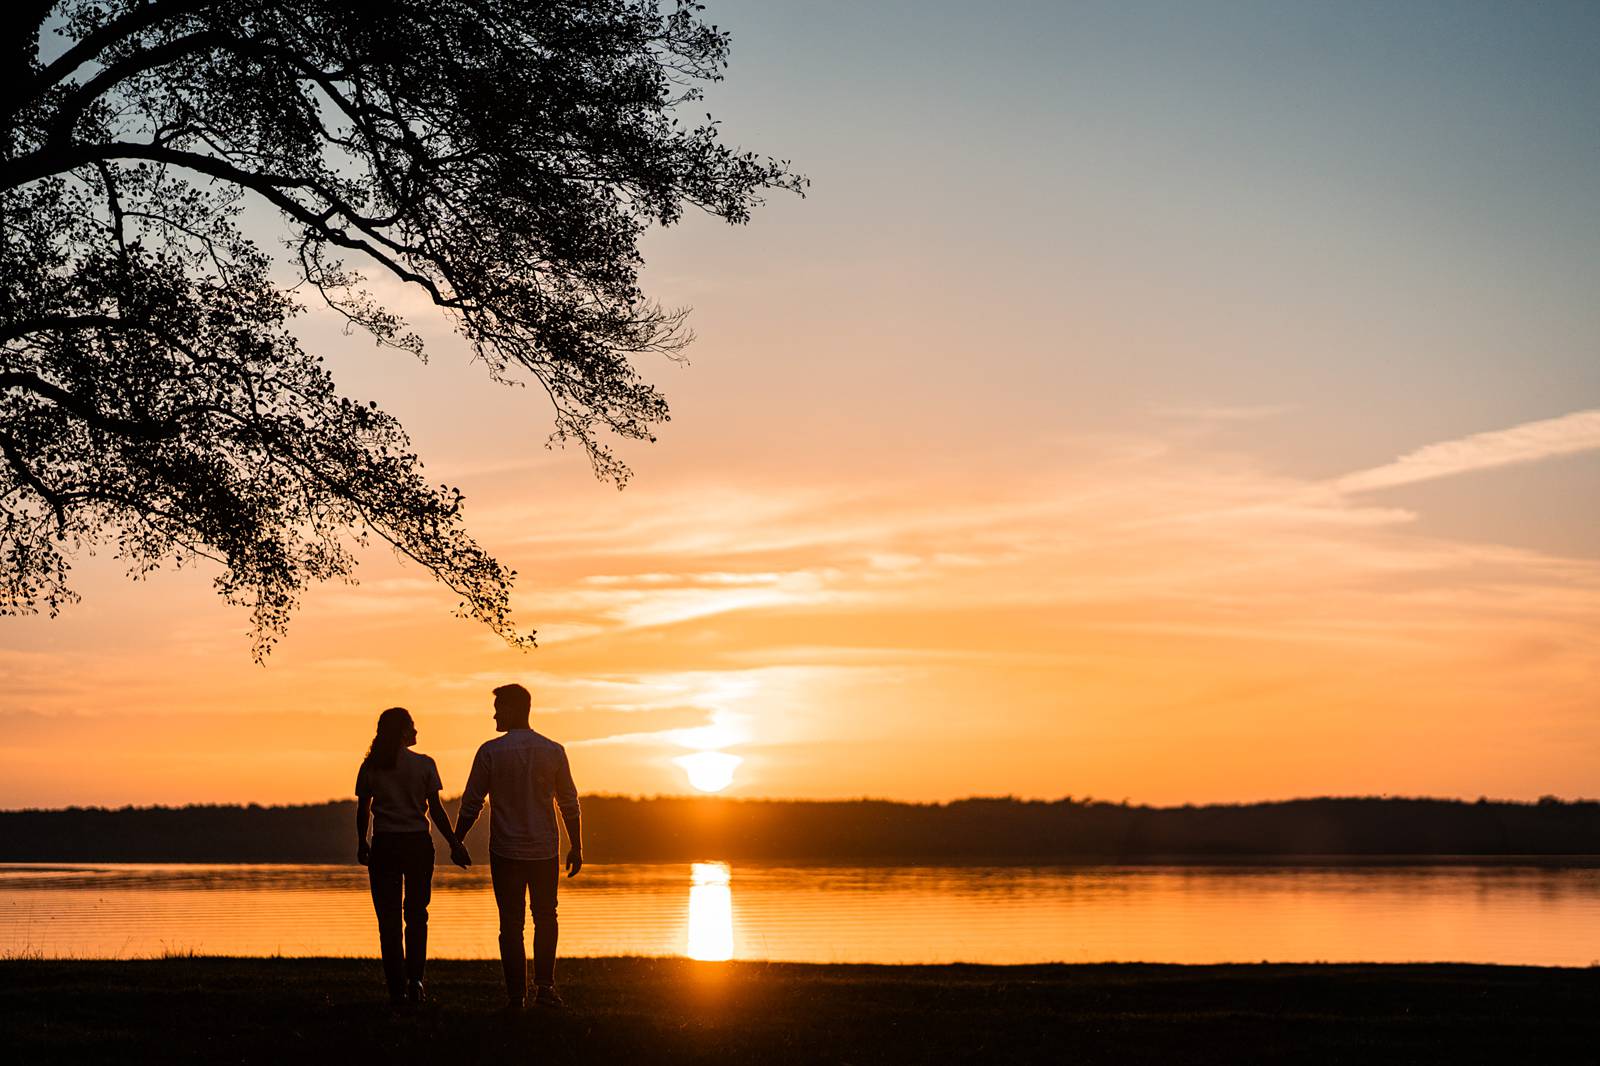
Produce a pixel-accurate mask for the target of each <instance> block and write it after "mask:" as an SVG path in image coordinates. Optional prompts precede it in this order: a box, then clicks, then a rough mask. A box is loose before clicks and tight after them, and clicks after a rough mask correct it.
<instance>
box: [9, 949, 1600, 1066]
mask: <svg viewBox="0 0 1600 1066" xmlns="http://www.w3.org/2000/svg"><path fill="white" fill-rule="evenodd" d="M558 980H559V982H560V985H561V988H562V992H563V994H564V995H565V996H566V998H567V1003H568V1006H567V1008H566V1009H565V1010H561V1011H555V1012H551V1011H542V1010H539V1011H536V1010H531V1009H530V1010H528V1011H525V1012H523V1013H522V1014H519V1015H514V1016H506V1015H503V1014H501V1013H499V1012H498V1010H497V1008H499V1007H500V1005H501V1002H502V1001H503V991H502V989H501V984H500V981H501V978H500V972H499V966H498V964H497V963H496V962H495V961H491V960H472V961H455V960H438V961H430V963H429V968H428V985H429V991H430V995H431V997H432V1001H431V1002H430V1003H428V1004H425V1005H423V1006H422V1007H421V1008H417V1009H414V1010H410V1011H405V1012H400V1013H396V1012H394V1011H392V1010H391V1009H390V1008H389V1007H388V1006H387V1004H386V1003H385V1001H384V996H383V993H382V988H381V983H382V982H381V977H380V969H379V965H378V963H377V961H376V960H372V959H327V958H321V959H319V958H305V959H281V958H266V959H241V958H227V957H171V958H163V959H142V960H129V961H110V960H107V961H85V960H50V959H41V960H34V959H7V960H0V1045H3V1046H6V1047H7V1048H9V1049H14V1050H13V1055H12V1056H10V1057H12V1058H13V1061H18V1062H30V1063H31V1062H76V1061H86V1062H87V1061H117V1062H133V1063H139V1062H152V1063H153V1062H191V1061H192V1062H202V1061H205V1062H216V1061H229V1062H244V1063H255V1062H263V1063H265V1062H286V1061H297V1060H304V1061H310V1062H317V1061H335V1060H338V1061H344V1062H367V1061H371V1062H379V1061H383V1062H389V1061H393V1062H417V1063H430V1064H439V1063H442V1062H449V1063H456V1062H494V1061H507V1060H508V1056H509V1057H510V1058H513V1059H514V1058H518V1057H521V1058H536V1059H537V1060H538V1061H540V1062H542V1063H543V1062H550V1063H568V1062H571V1063H580V1062H581V1063H587V1064H594V1063H613V1062H614V1063H628V1062H673V1063H677V1062H717V1063H734V1062H744V1061H751V1060H761V1061H762V1062H763V1063H786V1062H795V1063H800V1062H808V1063H810V1062H872V1063H897V1062H927V1061H940V1062H973V1063H978V1062H984V1063H994V1062H1045V1061H1050V1062H1063V1061H1070V1062H1072V1063H1075V1064H1094V1063H1119V1064H1124V1063H1145V1062H1149V1063H1157V1062H1160V1063H1173V1062H1177V1063H1219V1064H1220V1063H1235V1062H1242V1061H1249V1062H1295V1063H1320V1062H1328V1063H1333V1062H1350V1061H1361V1062H1362V1063H1363V1064H1372V1063H1388V1062H1395V1063H1399V1062H1439V1063H1445V1062H1449V1063H1461V1062H1475V1061H1537V1062H1593V1061H1594V1048H1595V1047H1596V1046H1597V1045H1600V1012H1596V1011H1595V1010H1594V1004H1595V1002H1596V1001H1597V999H1600V968H1596V967H1533V966H1479V965H1465V964H1454V963H1422V964H1328V963H1322V964H1298V963H1254V964H1230V965H1221V966H1186V965H1178V964H1154V963H1091V964H1077V963H1073V964H1062V963H1052V964H1031V965H1015V966H991V965H971V964H947V965H936V966H930V965H892V964H887V965H873V964H816V963H769V962H717V963H698V962H693V961H691V960H687V959H682V958H666V957H662V958H656V957H590V958H571V959H562V960H561V963H560V969H559V971H558Z"/></svg>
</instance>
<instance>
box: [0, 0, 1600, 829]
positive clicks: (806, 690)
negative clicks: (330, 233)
mask: <svg viewBox="0 0 1600 1066" xmlns="http://www.w3.org/2000/svg"><path fill="white" fill-rule="evenodd" d="M708 7H709V10H708V12H707V17H708V18H709V19H710V20H711V21H714V22H716V23H718V24H719V25H720V26H723V27H725V28H727V29H729V30H730V31H731V32H732V34H733V53H732V66H731V68H730V70H729V72H728V78H727V80H726V81H725V82H724V83H723V84H721V85H719V86H717V87H715V89H714V91H713V92H712V94H711V96H710V99H709V102H708V109H709V110H712V111H714V112H715V113H716V114H717V115H718V117H719V118H721V119H722V120H723V123H724V125H723V129H724V131H725V136H726V138H727V139H728V140H731V141H735V142H738V143H740V144H743V145H745V146H747V147H751V148H755V149H757V150H760V151H763V152H769V153H771V154H773V155H777V156H782V157H786V158H790V159H792V160H794V163H795V165H796V167H797V168H799V169H800V170H803V171H804V172H805V173H806V174H807V175H809V176H810V178H811V179H812V186H811V188H810V190H809V194H808V196H807V197H806V198H805V199H803V200H801V199H798V198H795V197H790V196H787V195H779V196H775V197H773V198H772V199H771V201H770V202H769V203H768V204H767V205H766V207H764V208H763V209H762V210H761V211H760V212H759V213H758V215H757V217H756V218H755V220H754V221H753V222H752V223H751V224H750V225H749V226H746V227H729V226H726V225H724V224H722V223H719V222H716V221H714V220H708V219H704V218H690V219H687V220H686V221H685V222H684V224H682V225H681V226H678V227H674V228H673V229H670V230H667V231H663V232H654V233H652V234H650V235H649V236H648V238H647V240H646V243H645V246H644V250H645V254H646V258H647V262H648V264H649V267H648V271H647V276H646V280H647V288H648V290H649V291H650V292H651V294H652V295H653V296H655V297H656V298H658V299H659V300H660V301H661V302H662V303H664V304H667V305H669V306H677V305H689V306H692V307H693V308H694V313H693V316H692V325H693V327H694V329H695V331H696V332H697V334H698V338H699V339H698V341H697V343H696V344H695V345H694V347H693V348H692V349H690V351H689V353H688V354H689V361H690V365H689V366H687V367H678V366H674V365H672V364H668V363H665V362H663V363H660V364H645V367H644V368H645V370H646V372H647V374H648V375H649V376H650V377H651V378H652V380H654V381H656V382H657V383H658V384H660V385H661V386H662V387H663V388H664V390H665V391H666V393H667V395H668V397H669V399H670V401H671V402H672V409H673V420H672V422H671V423H670V424H668V425H667V426H665V427H664V428H663V431H662V433H661V435H660V437H661V439H660V440H659V442H658V443H656V444H654V445H650V446H647V447H646V446H639V447H628V448H625V449H623V451H624V454H625V456H626V458H627V459H628V460H629V461H630V462H631V464H632V465H633V467H634V469H635V471H636V476H635V479H634V481H633V483H632V484H630V486H629V487H628V488H627V489H626V490H625V491H623V492H618V491H617V490H616V489H615V488H612V487H609V486H607V485H604V484H601V483H599V482H597V481H595V480H594V479H593V477H592V476H591V475H590V473H589V471H588V468H587V464H586V462H585V460H584V458H583V457H582V455H581V454H579V453H576V452H560V451H557V452H550V451H547V450H546V449H545V448H544V447H543V442H544V439H545V437H546V435H547V434H548V432H549V429H550V422H549V416H548V411H547V410H546V409H545V408H544V407H543V406H542V405H541V402H540V400H539V398H538V396H536V395H535V394H534V392H533V391H530V390H527V389H520V390H519V389H507V388H504V387H501V386H497V385H494V384H492V383H490V382H488V381H487V379H486V378H485V376H484V375H483V373H482V371H481V368H476V367H473V366H472V365H470V364H469V362H468V360H467V358H466V356H465V353H464V352H463V351H462V350H461V348H460V346H459V345H458V344H457V343H456V342H455V341H454V339H453V336H452V334H451V331H450V328H449V324H448V323H447V322H445V321H443V320H441V319H439V318H437V317H434V316H433V315H432V314H431V313H430V312H429V310H428V309H427V308H426V307H425V306H424V305H423V303H422V302H421V301H420V300H418V299H417V298H416V297H415V296H414V295H413V294H410V293H408V292H405V291H403V290H400V289H398V288H394V287H382V286H380V287H379V293H380V295H382V296H384V297H385V298H386V299H387V300H389V302H390V304H391V306H392V307H394V308H396V309H398V310H401V311H403V312H406V313H408V314H409V315H410V316H411V324H412V325H413V326H414V327H416V328H417V329H418V330H419V332H421V333H422V334H423V335H424V337H425V338H426V339H427V340H428V341H429V343H430V349H431V351H432V359H431V360H430V362H429V363H428V364H427V365H426V366H423V365H419V364H416V363H414V362H411V361H409V360H408V358H407V357H406V356H403V355H400V354H398V353H395V352H391V351H384V350H380V349H376V348H374V347H372V346H370V345H368V344H366V343H364V342H361V341H360V340H359V339H354V338H349V337H345V336H343V335H342V334H341V332H340V331H339V329H338V328H337V326H336V325H335V324H334V323H332V322H329V321H328V320H327V318H326V317H325V316H319V315H318V314H316V313H309V314H307V315H306V316H304V318H303V319H302V324H303V330H302V332H303V335H304V338H305V340H306V342H307V343H308V344H309V345H311V346H314V347H315V348H316V349H317V350H318V351H322V352H326V353H328V358H329V362H330V365H331V366H332V367H333V369H334V372H335V376H336V378H337V380H338V381H339V383H340V385H341V387H342V388H343V389H344V390H345V391H346V393H347V394H350V395H354V396H358V397H361V398H372V399H376V400H378V401H379V403H380V404H381V405H382V406H384V407H385V408H386V409H388V410H390V411H391V412H393V413H395V414H396V415H398V416H399V417H400V418H401V420H402V421H403V422H404V423H405V425H406V426H407V428H408V429H409V430H410V431H411V433H412V436H413V438H414V442H415V443H416V444H417V446H418V450H419V451H420V452H421V454H422V455H423V456H424V458H425V459H426V460H427V461H428V464H429V465H428V470H429V472H430V474H431V475H434V476H435V477H436V480H439V481H447V482H449V483H450V484H454V485H459V486H461V487H462V489H463V490H464V491H465V492H466V494H467V497H468V500H467V508H468V510H467V516H468V523H469V527H470V528H471V530H472V531H473V532H474V534H475V535H476V536H477V537H478V539H479V540H480V542H481V543H483V544H484V545H485V546H486V547H487V548H488V549H490V550H491V551H492V552H494V553H495V555H496V556H497V557H498V558H499V559H501V560H502V561H503V562H505V563H507V564H509V565H511V566H514V567H515V568H516V569H517V570H518V571H519V572H520V584H519V586H518V591H517V593H516V596H515V598H514V603H515V605H516V607H517V610H518V615H519V619H520V621H521V622H522V623H523V624H524V625H526V626H533V627H536V628H537V629H538V630H539V635H540V636H539V639H540V645H541V646H540V648H539V649H538V650H536V651H533V652H531V653H526V654H524V653H520V652H517V651H514V650H512V649H510V648H508V647H506V646H505V645H504V644H502V643H500V642H499V641H498V640H497V639H496V638H495V637H494V636H493V635H492V634H490V633H488V632H487V631H486V630H483V629H481V628H480V627H475V626H474V625H473V624H471V623H469V622H464V621H461V620H458V619H454V618H452V617H451V615H450V609H451V607H452V606H453V605H454V602H455V600H454V598H453V597H452V596H451V595H450V594H449V593H448V591H447V590H445V589H443V588H442V587H440V586H438V585H436V584H435V583H434V582H433V581H432V580H431V578H430V577H429V576H428V575H427V574H426V573H425V572H423V571H422V570H420V569H419V568H417V567H415V566H414V565H401V564H399V563H398V562H397V561H396V560H394V559H393V558H392V557H391V556H389V555H386V554H385V553H384V552H382V551H380V550H377V549H373V550H371V551H368V552H366V553H365V554H364V556H363V562H362V565H361V568H360V570H359V572H358V577H359V580H360V583H359V584H358V585H355V586H347V585H342V584H335V585H331V586H323V587H319V588H317V589H314V590H312V591H311V592H310V593H309V594H308V595H307V596H306V598H305V601H304V604H303V606H302V608H301V610H300V612H299V614H298V616H297V617H296V619H295V620H294V622H293V623H292V625H291V628H290V630H289V633H288V636H287V638H286V639H285V640H284V641H283V642H282V643H280V644H279V646H278V648H277V650H276V651H274V653H273V654H272V656H271V657H270V659H269V661H268V663H267V665H266V666H265V667H262V666H257V665H255V664H253V663H252V662H251V659H250V655H249V639H248V635H247V632H246V631H247V624H248V623H247V619H246V618H245V617H244V615H243V613H242V612H239V611H236V610H234V609H231V608H229V607H227V606H226V605H225V604H223V603H222V602H221V601H220V599H218V598H217V597H216V596H215V594H214V593H213V592H212V590H211V587H210V580H211V577H212V575H211V574H210V573H208V572H206V571H205V570H204V569H203V568H198V567H197V568H194V569H192V570H185V571H183V572H179V573H171V572H164V573H159V574H157V575H155V576H154V577H152V578H150V579H148V580H145V581H141V582H137V583H135V582H130V581H129V580H127V579H126V578H125V577H124V576H123V573H122V569H123V568H122V567H121V566H120V565H119V564H118V563H117V562H116V561H115V560H114V559H112V558H110V557H109V556H108V555H107V554H101V555H99V556H96V557H93V558H87V557H86V558H81V559H80V560H79V564H78V567H77V571H76V572H77V577H76V585H77V588H78V590H79V591H80V592H81V593H82V596H83V600H82V602H81V603H80V604H78V605H76V606H73V607H71V608H69V609H68V610H67V611H66V612H64V613H63V614H62V615H61V616H60V617H58V618H55V619H46V618H44V617H33V618H22V619H16V618H9V619H0V807H23V806H55V805H63V804H91V803H92V804H109V805H120V804H125V803H134V804H148V803H169V804H171V803H185V802H261V803H283V802H312V801H321V800H325V799H330V798H336V797H342V796H348V795H349V794H350V793H351V789H352V784H353V780H354V775H355V769H356V765H357V763H358V762H359V759H360V757H361V755H362V753H363V752H364V750H365V747H366V744H367V742H368V740H370V738H371V733H372V727H373V723H374V721H375V719H376V716H377V713H378V712H379V711H380V710H381V709H383V708H384V707H388V706H391V705H395V704H400V705H404V706H406V707H408V708H410V709H411V710H412V712H413V713H414V715H415V717H416V719H417V724H418V729H419V733H420V741H419V744H418V750H420V751H425V752H427V753H429V754H431V755H433V756H434V757H435V758H436V759H437V760H438V762H439V766H440V770H441V773H442V776H443V779H444V784H445V791H446V793H449V794H453V793H455V792H458V791H459V789H460V787H461V785H462V783H463V781H464V779H465V774H466V771H467V768H468V766H469V763H470V759H471V754H472V751H473V750H474V749H475V747H476V745H477V744H478V743H480V742H481V741H483V740H484V739H487V738H488V737H489V736H491V735H492V732H491V731H492V723H491V720H490V719H491V706H490V701H491V697H490V694H489V693H490V690H491V689H492V688H493V687H495V686H496V685H499V684H503V683H505V682H508V681H520V682H522V683H523V684H525V685H527V686H528V687H529V688H530V689H531V690H532V692H533V697H534V721H533V724H534V727H535V728H537V729H540V730H541V731H543V732H546V733H548V734H549V735H551V736H554V737H556V738H557V739H559V740H562V741H563V742H564V743H566V744H567V747H568V751H569V753H570V757H571V761H572V765H573V769H574V773H575V776H576V777H577V780H578V784H579V787H580V788H581V789H582V790H584V791H587V792H612V793H630V794H658V793H681V792H686V791H689V790H690V785H689V782H688V780H687V778H686V776H685V773H684V769H683V767H682V765H681V764H680V763H678V762H676V761H675V760H677V759H680V758H682V757H683V756H685V755H688V754H691V753H694V752H697V751H718V752H724V753H727V754H731V755H734V756H737V757H738V758H739V759H740V760H742V761H740V762H739V763H738V765H737V767H736V769H735V771H734V775H733V783H732V785H731V786H730V787H729V788H728V790H727V794H728V795H733V796H782V797H830V798H838V797H857V796H877V797H889V798H896V799H907V800H919V801H931V800H948V799H953V798H957V797H961V796H967V795H1008V794H1009V795H1018V796H1026V797H1041V798H1056V797H1060V796H1067V795H1072V796H1078V797H1083V796H1095V797H1100V798H1108V799H1117V800H1120V799H1124V798H1126V799H1129V800H1131V801H1133V802H1145V803H1162V804H1166V803H1184V802H1196V803H1200V802H1216V801H1228V802H1232V801H1250V800H1259V799H1271V798H1287V797H1291V796H1311V795H1347V794H1391V795H1424V794H1425V795H1440V796H1461V797H1468V798H1474V797H1477V796H1479V795H1489V796H1494V797H1506V798H1521V799H1533V798H1536V797H1538V796H1540V795H1544V794H1556V795H1561V796H1567V797H1576V796H1597V795H1600V650H1597V648H1600V642H1597V640H1596V637H1597V636H1600V521H1597V520H1600V493H1597V492H1596V491H1595V490H1596V488H1597V486H1600V359H1597V358H1596V354H1597V353H1596V346H1597V343H1600V299H1596V297H1595V294H1596V292H1597V291H1600V210H1597V206H1600V8H1597V7H1595V6H1594V5H1592V4H1580V3H1572V4H1563V3H1558V2H1554V0H1550V2H1543V3H1540V4H1537V5H1533V4H1514V3H1470V2H1467V0H1450V2H1447V3H1433V4H1430V3H1422V2H1417V3H1408V4H1405V5H1392V4H1386V3H1359V2H1351V3H1344V4H1339V5H1329V4H1314V3H1304V4H1299V3H1289V2H1281V0H1278V2H1272V3H1250V2H1245V0H1233V2H1225V3H1224V2H1214V3H1194V2H1183V3H1171V4H1163V3H1139V2H1135V3H1129V2H1118V3H1071V4H1067V3H1039V4H1031V3H1005V4H996V5H973V4H954V3H943V2H921V3H915V4H913V3H896V2H885V3H877V4H873V5H858V4H846V3H829V2H815V3H808V4H777V3H773V2H771V0H759V2H758V0H737V2H727V0H723V2H719V0H712V2H711V3H710V4H709V5H708Z"/></svg>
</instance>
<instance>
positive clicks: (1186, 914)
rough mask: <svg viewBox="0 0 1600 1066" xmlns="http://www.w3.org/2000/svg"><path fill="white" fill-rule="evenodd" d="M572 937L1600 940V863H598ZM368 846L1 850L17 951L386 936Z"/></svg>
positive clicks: (457, 939) (269, 947) (1140, 945)
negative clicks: (145, 859)
mask: <svg viewBox="0 0 1600 1066" xmlns="http://www.w3.org/2000/svg"><path fill="white" fill-rule="evenodd" d="M561 887H562V896H561V951H562V954H565V955H619V954H641V955H687V956H689V957H691V958H697V959H706V960H722V959H782V960H794V961H806V962H879V963H906V962H923V963H937V962H983V963H1022V962H1103V961H1146V962H1179V963H1213V962H1260V961H1263V960H1270V961H1273V962H1310V961H1347V962H1355V961H1364V962H1416V961H1451V962H1485V963H1521V964H1534V965H1558V966H1587V965H1590V964H1591V963H1593V962H1595V961H1596V960H1600V869H1596V868H1595V867H1594V866H1593V865H1588V864H1582V863H1578V864H1564V865H1557V864H1541V863H1532V862H1530V863H1526V864H1523V863H1517V862H1496V863H1492V864H1482V863H1475V862H1469V861H1457V862H1437V861H1430V862H1418V863H1412V864H1404V863H1402V864H1382V865H1377V864H1372V865H1366V864H1363V865H1330V864H1326V863H1291V862H1285V863H1281V864H1251V865H1232V866H1221V865H1168V866H1163V865H1138V866H1068V867H1062V866H1051V867H1011V866H1005V867H970V866H962V867H950V866H891V867H839V866H828V867H799V866H775V865H762V864H734V865H731V866H730V865H729V864H726V863H718V862H701V863H675V864H632V865H629V864H623V865H606V866H590V867H586V868H585V869H584V871H583V873H582V874H581V875H580V876H579V877H578V878H576V879H575V880H563V881H562V886H561ZM430 914H431V922H430V951H429V953H430V955H432V956H434V957H437V958H490V957H494V956H495V953H496V946H495V910H494V903H493V900H492V899H491V897H490V893H489V885H488V870H487V868H486V867H481V866H480V867H474V868H473V869H471V870H466V871H462V870H457V869H455V868H453V867H440V868H439V870H438V872H437V874H436V876H435V878H434V895H433V905H432V907H431V908H430ZM376 950H377V936H376V927H375V922H374V919H373V915H372V906H371V902H370V899H369V897H368V895H367V885H366V873H365V871H364V870H362V869H361V868H360V867H356V866H288V865H274V866H241V865H216V866H208V865H161V864H113V863H105V864H60V863H26V864H0V955H9V956H16V955H44V956H47V957H55V956H70V957H89V958H107V957H109V958H129V957H141V956H150V955H160V954H163V953H184V952H191V951H192V952H196V953H200V954H218V955H287V956H296V955H360V956H369V955H373V954H375V953H376Z"/></svg>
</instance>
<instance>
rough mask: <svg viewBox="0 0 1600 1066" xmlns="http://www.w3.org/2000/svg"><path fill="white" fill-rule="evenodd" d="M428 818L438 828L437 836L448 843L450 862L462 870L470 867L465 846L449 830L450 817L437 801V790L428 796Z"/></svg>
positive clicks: (470, 860)
mask: <svg viewBox="0 0 1600 1066" xmlns="http://www.w3.org/2000/svg"><path fill="white" fill-rule="evenodd" d="M428 817H429V818H432V819H433V824H434V825H436V826H438V827H439V834H440V835H441V836H443V837H444V838H445V840H447V841H448V842H449V843H450V861H451V862H453V863H455V864H456V865H457V866H459V867H461V868H462V869H463V870H465V869H466V868H467V867H468V866H471V865H472V856H471V855H469V854H468V853H467V849H466V845H464V844H462V843H461V841H460V839H459V838H457V836H456V831H455V830H454V829H452V828H450V815H449V814H448V813H446V811H445V809H444V803H443V802H442V801H441V800H440V799H439V790H438V789H434V790H433V791H432V792H430V793H429V794H428Z"/></svg>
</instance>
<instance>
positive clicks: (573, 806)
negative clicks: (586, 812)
mask: <svg viewBox="0 0 1600 1066" xmlns="http://www.w3.org/2000/svg"><path fill="white" fill-rule="evenodd" d="M559 770H560V772H559V773H557V774H556V807H557V809H559V810H560V811H561V814H562V817H564V818H576V817H578V786H577V785H575V784H573V783H572V764H571V763H569V762H568V761H567V749H566V748H562V749H561V765H560V767H559Z"/></svg>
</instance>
